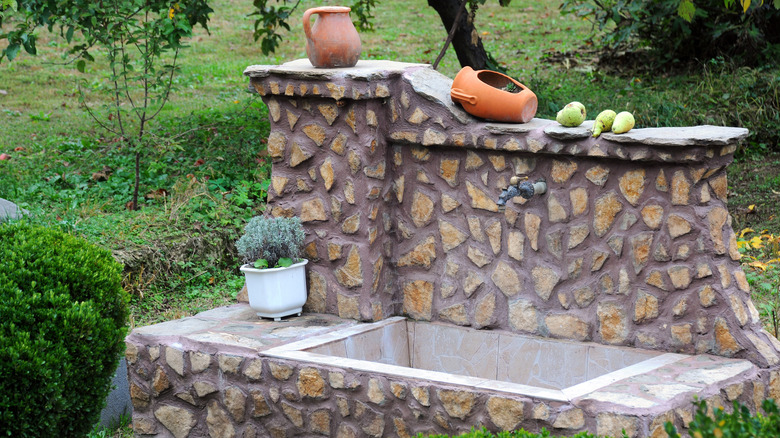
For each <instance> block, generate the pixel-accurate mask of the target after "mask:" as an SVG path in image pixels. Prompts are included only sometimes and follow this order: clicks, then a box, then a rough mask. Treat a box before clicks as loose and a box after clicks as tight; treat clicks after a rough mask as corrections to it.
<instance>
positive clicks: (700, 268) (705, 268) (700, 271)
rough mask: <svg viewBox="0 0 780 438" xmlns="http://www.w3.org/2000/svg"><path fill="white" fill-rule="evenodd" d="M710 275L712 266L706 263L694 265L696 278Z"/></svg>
mask: <svg viewBox="0 0 780 438" xmlns="http://www.w3.org/2000/svg"><path fill="white" fill-rule="evenodd" d="M711 275H712V268H710V265H709V264H707V263H700V264H698V265H696V278H704V277H709V276H711Z"/></svg>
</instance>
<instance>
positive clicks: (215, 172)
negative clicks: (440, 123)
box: [0, 0, 780, 328]
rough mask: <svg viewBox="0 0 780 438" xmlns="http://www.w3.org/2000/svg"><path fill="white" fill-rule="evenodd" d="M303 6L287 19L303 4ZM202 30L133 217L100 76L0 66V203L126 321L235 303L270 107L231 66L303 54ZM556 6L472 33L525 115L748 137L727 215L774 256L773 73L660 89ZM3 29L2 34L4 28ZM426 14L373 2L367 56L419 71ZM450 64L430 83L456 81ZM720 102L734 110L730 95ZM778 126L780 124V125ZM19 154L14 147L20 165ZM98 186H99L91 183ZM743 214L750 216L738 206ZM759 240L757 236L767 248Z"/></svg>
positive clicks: (35, 60) (160, 130)
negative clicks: (59, 237)
mask: <svg viewBox="0 0 780 438" xmlns="http://www.w3.org/2000/svg"><path fill="white" fill-rule="evenodd" d="M322 4H337V2H334V1H327V2H315V1H311V0H305V1H302V2H301V4H300V5H299V7H298V11H297V12H296V14H295V16H296V17H300V16H301V15H302V13H303V11H304V10H305V9H306V8H308V7H312V6H314V5H322ZM211 6H212V7H213V9H214V10H215V12H214V14H213V16H212V19H211V21H210V23H209V28H210V33H207V32H205V31H203V30H201V29H199V30H198V31H197V32H196V34H195V35H194V37H193V38H192V39H191V41H189V47H188V48H187V49H185V50H184V51H183V52H182V53H181V55H180V58H179V60H180V67H181V71H180V72H179V74H178V75H177V79H176V85H177V91H176V92H175V94H174V95H173V98H172V99H171V101H170V103H169V104H168V105H167V106H166V107H165V109H164V110H163V111H162V113H161V116H160V118H159V119H157V120H156V122H155V123H154V124H153V126H152V132H153V133H154V135H155V137H154V138H155V142H154V145H153V146H152V147H150V148H149V149H148V150H146V151H144V154H143V158H142V163H143V165H144V166H143V174H142V195H144V199H143V201H142V206H143V208H142V209H141V210H140V211H138V212H132V211H128V210H127V209H126V207H125V206H126V203H127V202H128V201H129V200H130V196H131V190H132V172H133V158H132V155H131V154H130V153H128V151H125V150H122V148H121V144H120V143H119V142H118V141H117V138H116V136H115V135H112V134H110V133H108V132H106V131H104V130H102V129H99V128H98V127H97V126H96V124H95V123H94V122H93V120H92V119H91V118H90V117H89V116H88V115H87V114H86V113H85V112H84V111H83V110H82V109H81V108H80V104H79V94H80V93H79V89H80V87H79V84H81V89H83V90H85V92H86V99H87V102H89V104H90V105H91V106H92V107H93V108H96V109H99V107H100V105H101V104H103V103H105V102H106V101H107V100H106V94H105V93H103V92H101V91H100V90H101V84H102V83H103V79H104V74H105V73H104V68H105V65H104V64H102V62H103V61H102V60H101V59H100V57H99V56H97V58H98V62H97V63H96V64H92V65H88V66H87V71H86V73H79V72H77V71H76V69H75V68H74V66H73V65H63V64H62V63H63V62H64V58H63V54H64V53H65V51H66V45H65V43H64V41H63V39H61V38H59V36H58V35H57V34H56V33H55V34H49V33H48V32H46V31H44V30H41V31H40V35H41V38H40V40H39V43H38V48H39V52H40V53H39V55H38V56H37V57H32V56H29V55H26V54H22V55H20V57H19V58H17V59H16V60H15V61H13V62H11V63H8V62H7V61H4V62H3V63H2V64H0V78H2V79H1V80H0V89H2V90H4V91H6V93H0V126H2V130H0V153H9V154H11V155H12V157H13V158H12V159H11V160H10V161H3V162H0V197H3V198H6V199H9V200H12V201H14V202H17V203H19V204H20V205H22V206H23V207H24V208H26V209H28V210H30V212H31V213H32V215H33V218H34V220H35V221H36V222H39V223H44V224H48V225H52V226H58V227H62V228H64V229H67V230H69V231H71V232H74V233H76V234H80V235H82V236H84V237H86V238H87V239H88V240H90V241H92V242H95V243H97V244H100V245H103V246H105V247H107V248H109V249H112V250H114V251H115V253H116V254H117V256H118V257H119V258H120V259H121V260H122V261H123V262H124V263H126V266H127V270H126V273H125V275H126V278H125V286H126V288H127V289H128V290H129V291H130V292H131V293H132V295H133V301H132V315H133V324H135V325H145V324H150V323H155V322H159V321H162V320H167V319H172V318H179V317H183V316H187V315H191V314H193V313H196V312H199V311H202V310H204V309H207V308H210V307H213V306H218V305H222V304H225V303H228V302H230V301H231V300H233V298H234V296H235V294H236V292H237V291H238V290H239V289H240V287H241V285H242V284H243V279H242V277H241V276H240V273H239V272H238V269H237V266H238V263H237V260H236V259H235V251H234V249H233V245H232V243H233V242H234V241H235V239H236V238H237V236H238V233H239V232H240V230H241V228H242V226H243V224H244V223H245V222H246V220H247V219H248V218H250V217H251V216H253V215H256V214H258V213H260V212H261V211H262V209H263V205H262V202H261V201H262V199H263V198H264V195H265V190H266V189H267V187H268V178H269V167H268V164H267V162H266V161H265V159H264V155H263V154H264V149H265V145H264V142H265V138H266V136H267V133H268V122H267V116H266V109H265V106H264V105H263V104H262V102H261V101H260V100H259V98H257V97H255V96H252V95H249V94H248V93H247V92H246V91H245V90H246V85H247V80H246V79H245V78H244V77H243V76H242V71H243V69H244V68H245V67H246V66H248V65H251V64H278V63H282V62H285V61H289V60H293V59H297V58H302V57H305V50H304V43H303V31H302V25H301V23H300V22H299V21H300V19H299V18H296V19H295V20H293V21H292V22H291V25H292V29H291V31H290V32H289V33H288V34H287V35H286V39H285V42H284V43H283V44H282V46H281V47H280V49H279V50H278V51H277V53H275V54H273V55H271V56H263V55H262V53H261V51H260V47H259V43H256V42H254V41H253V38H252V29H253V18H252V17H248V14H249V13H250V12H251V3H250V2H246V1H236V0H214V1H213V2H212V3H211ZM558 6H559V3H558V2H550V1H542V2H538V1H531V0H514V1H512V3H511V5H510V6H509V7H505V8H501V7H499V6H498V2H494V1H492V2H488V3H487V4H486V5H485V6H483V7H482V8H481V9H480V11H479V13H478V19H477V28H478V30H479V31H480V32H481V36H482V38H483V41H484V44H485V46H486V47H487V48H488V50H489V51H491V52H492V54H493V55H494V57H495V58H496V59H498V60H499V61H500V62H501V65H502V66H503V67H504V68H505V69H506V70H507V72H508V74H510V75H512V76H514V77H516V78H518V79H519V80H520V81H521V82H524V83H525V84H526V85H528V86H529V87H530V88H531V89H533V90H534V91H535V92H536V93H537V95H538V96H539V99H540V107H539V113H538V117H546V118H554V115H555V112H556V111H557V110H558V109H560V107H562V106H563V105H564V104H566V103H568V102H570V101H573V100H579V101H581V102H583V103H585V105H586V106H587V107H588V108H589V109H590V112H591V114H595V113H597V112H598V110H600V109H605V108H612V109H614V110H616V111H621V110H630V111H632V112H633V113H634V114H635V116H636V118H637V125H638V127H642V126H684V125H693V124H705V123H707V124H715V125H730V126H737V125H739V126H746V127H749V128H751V130H752V131H753V134H751V137H750V138H749V140H748V141H747V142H746V144H745V145H744V152H742V153H741V154H740V159H739V160H738V162H737V163H736V164H734V165H733V166H732V167H731V171H730V174H729V176H730V189H731V204H730V208H731V210H732V214H733V216H734V227H735V228H736V229H737V231H739V230H742V229H743V228H752V229H754V230H755V232H754V233H750V232H747V233H745V236H744V239H745V241H746V242H747V241H748V240H749V239H752V238H753V237H756V236H761V235H763V236H767V237H762V238H761V239H762V241H764V242H765V244H764V245H762V246H761V247H758V246H757V245H756V247H754V246H752V245H745V244H743V246H744V247H745V249H744V251H745V252H746V254H748V255H750V256H752V257H755V260H753V259H746V260H748V261H750V262H753V261H763V262H767V261H770V260H772V259H774V258H777V257H778V253H777V248H776V246H775V247H774V249H772V248H773V247H772V245H773V243H771V242H776V240H772V239H775V238H774V236H775V235H777V234H780V217H778V214H777V209H776V207H775V206H776V205H777V201H778V198H780V171H778V169H780V166H778V164H780V155H778V154H777V153H776V152H772V151H779V150H780V148H779V147H778V145H777V144H776V139H777V138H778V137H780V134H778V132H777V131H778V129H777V126H778V125H774V127H773V125H771V124H769V123H765V121H766V120H773V119H772V118H773V117H780V116H777V115H778V114H780V103H778V102H780V91H779V90H780V84H779V83H778V77H779V76H780V74H779V73H780V70H779V69H777V68H774V69H771V68H770V69H764V70H750V69H737V68H733V67H731V66H729V65H728V63H724V62H722V61H713V62H708V63H705V64H702V65H701V66H700V68H698V69H694V70H693V71H689V72H687V73H682V74H677V75H672V74H668V73H666V74H664V73H658V72H647V71H640V70H631V69H628V68H620V67H621V66H615V65H613V66H611V67H610V68H603V67H602V66H599V64H598V58H597V56H596V54H595V53H594V52H593V50H592V47H591V46H589V45H588V44H586V40H587V36H588V34H589V30H590V26H589V24H588V23H587V22H585V21H582V20H578V19H576V18H575V17H574V16H562V15H561V14H560V12H559V9H558ZM10 25H12V23H11V22H7V23H6V26H10ZM445 37H446V35H445V32H444V29H443V28H442V27H441V25H440V21H439V18H438V16H437V15H436V13H435V11H434V10H433V9H432V8H429V7H428V6H427V3H426V2H425V1H424V0H411V1H405V2H397V1H387V0H385V1H381V2H379V3H378V5H377V8H376V20H375V30H374V31H373V32H365V33H362V35H361V38H362V41H363V58H368V59H392V60H397V61H407V62H427V63H429V62H432V61H433V60H434V59H435V57H436V55H437V54H438V51H439V49H440V48H441V45H442V43H443V41H444V39H445ZM459 68H460V66H459V65H458V63H457V59H456V57H455V54H454V51H453V50H452V49H450V50H449V51H448V53H447V55H446V56H445V57H444V59H443V61H442V63H441V65H440V68H439V70H440V71H441V72H442V73H443V74H445V75H448V76H450V77H454V75H455V74H456V73H457V71H458V70H459ZM726 90H728V93H730V94H731V95H730V96H726ZM779 120H780V119H779ZM17 149H18V150H17ZM99 172H104V173H106V174H107V176H108V179H107V180H106V181H97V179H98V178H97V177H95V176H94V174H96V173H99ZM751 205H753V206H754V207H750V206H751ZM763 230H767V232H764V233H762V231H763ZM776 266H777V263H769V264H767V269H765V270H764V269H762V268H761V267H756V266H746V268H747V270H748V271H749V272H750V275H749V277H750V278H751V281H752V282H753V284H754V287H755V288H756V290H757V291H756V292H755V294H756V301H757V302H758V303H760V304H764V306H763V307H762V308H761V310H762V315H763V316H764V317H765V318H766V323H767V326H768V327H770V328H771V327H773V326H774V323H773V318H772V314H773V313H772V311H773V310H774V309H777V308H778V307H780V304H778V305H776V304H774V303H775V302H776V297H777V296H778V283H780V280H779V279H778V277H780V272H778V270H777V268H776Z"/></svg>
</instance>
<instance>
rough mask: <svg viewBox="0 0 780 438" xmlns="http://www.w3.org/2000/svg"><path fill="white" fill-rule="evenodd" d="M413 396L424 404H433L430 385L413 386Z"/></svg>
mask: <svg viewBox="0 0 780 438" xmlns="http://www.w3.org/2000/svg"><path fill="white" fill-rule="evenodd" d="M412 396H414V399H415V400H417V403H420V404H421V405H423V406H426V407H427V406H430V405H431V393H430V390H429V389H428V387H425V386H412Z"/></svg>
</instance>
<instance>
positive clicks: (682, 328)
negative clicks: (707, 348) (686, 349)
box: [671, 324, 693, 345]
mask: <svg viewBox="0 0 780 438" xmlns="http://www.w3.org/2000/svg"><path fill="white" fill-rule="evenodd" d="M671 335H672V344H673V345H689V344H690V343H691V341H693V334H692V333H691V325H690V324H678V325H673V326H672V327H671Z"/></svg>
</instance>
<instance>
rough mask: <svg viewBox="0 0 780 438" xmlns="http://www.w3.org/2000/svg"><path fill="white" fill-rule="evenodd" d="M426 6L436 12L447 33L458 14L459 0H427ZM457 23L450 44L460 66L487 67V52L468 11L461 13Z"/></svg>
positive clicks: (477, 68) (476, 68)
mask: <svg viewBox="0 0 780 438" xmlns="http://www.w3.org/2000/svg"><path fill="white" fill-rule="evenodd" d="M428 6H430V7H432V8H433V9H435V10H436V12H438V14H439V17H440V18H441V22H442V24H444V28H445V29H446V30H447V32H448V33H449V31H450V29H452V26H453V24H454V21H455V16H456V15H457V14H458V8H459V7H460V0H428ZM466 7H468V6H466ZM457 25H458V29H457V30H456V31H455V35H454V36H453V38H452V46H453V47H454V48H455V53H457V55H458V61H459V62H460V65H461V67H465V66H467V65H468V66H470V67H472V68H473V69H475V70H483V69H486V68H488V65H487V62H488V57H487V52H485V48H484V47H483V46H482V39H481V38H480V37H479V34H478V33H477V29H476V28H475V27H474V23H473V22H472V21H471V16H470V14H469V13H468V11H466V12H464V13H463V14H461V17H460V20H459V22H458V23H457Z"/></svg>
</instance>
